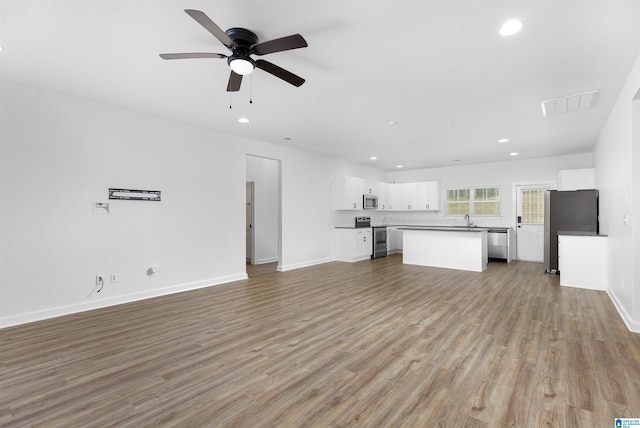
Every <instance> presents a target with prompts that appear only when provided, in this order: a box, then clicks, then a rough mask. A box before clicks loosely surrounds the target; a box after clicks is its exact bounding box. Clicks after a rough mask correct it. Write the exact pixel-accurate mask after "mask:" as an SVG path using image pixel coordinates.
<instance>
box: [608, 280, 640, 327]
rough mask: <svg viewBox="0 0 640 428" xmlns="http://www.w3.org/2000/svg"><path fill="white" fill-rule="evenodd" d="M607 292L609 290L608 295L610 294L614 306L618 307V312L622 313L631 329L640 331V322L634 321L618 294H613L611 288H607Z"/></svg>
mask: <svg viewBox="0 0 640 428" xmlns="http://www.w3.org/2000/svg"><path fill="white" fill-rule="evenodd" d="M606 292H607V295H608V296H609V299H610V300H611V302H612V303H613V306H615V307H616V310H617V311H618V314H620V318H622V321H623V322H624V324H625V325H626V326H627V328H628V329H629V331H632V332H634V333H640V323H638V322H635V321H633V319H632V318H631V317H630V316H629V314H628V313H627V311H626V310H625V309H624V306H623V305H622V304H621V303H620V301H619V300H618V298H617V297H616V295H615V294H613V292H612V291H611V290H609V289H607V290H606Z"/></svg>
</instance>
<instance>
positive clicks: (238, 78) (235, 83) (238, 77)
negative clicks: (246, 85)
mask: <svg viewBox="0 0 640 428" xmlns="http://www.w3.org/2000/svg"><path fill="white" fill-rule="evenodd" d="M241 83H242V74H238V73H236V72H235V71H233V70H231V74H230V75H229V83H228V84H227V92H237V91H239V90H240V84H241Z"/></svg>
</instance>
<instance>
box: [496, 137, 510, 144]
mask: <svg viewBox="0 0 640 428" xmlns="http://www.w3.org/2000/svg"><path fill="white" fill-rule="evenodd" d="M508 142H509V139H508V138H500V139H499V140H498V143H508Z"/></svg>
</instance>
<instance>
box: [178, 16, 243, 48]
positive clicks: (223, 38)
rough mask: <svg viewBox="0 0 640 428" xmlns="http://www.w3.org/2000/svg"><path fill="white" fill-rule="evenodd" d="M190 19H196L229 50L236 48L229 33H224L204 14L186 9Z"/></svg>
mask: <svg viewBox="0 0 640 428" xmlns="http://www.w3.org/2000/svg"><path fill="white" fill-rule="evenodd" d="M184 11H185V12H186V13H187V14H188V15H189V16H190V17H192V18H193V19H195V20H196V21H197V22H198V24H200V25H202V26H203V27H204V28H205V29H206V30H207V31H208V32H210V33H211V34H213V35H214V36H215V38H216V39H218V40H220V42H221V43H222V44H223V45H225V46H226V47H228V48H231V47H232V46H235V45H236V44H235V43H234V42H233V40H231V38H230V37H229V36H227V33H225V32H224V31H222V28H220V27H218V26H217V25H216V23H215V22H213V21H212V20H211V19H210V18H209V17H208V16H207V15H205V13H204V12H201V11H199V10H194V9H185V10H184Z"/></svg>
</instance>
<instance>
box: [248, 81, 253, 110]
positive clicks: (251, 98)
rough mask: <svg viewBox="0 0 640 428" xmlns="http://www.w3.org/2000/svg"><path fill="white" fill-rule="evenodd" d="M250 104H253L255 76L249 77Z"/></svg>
mask: <svg viewBox="0 0 640 428" xmlns="http://www.w3.org/2000/svg"><path fill="white" fill-rule="evenodd" d="M249 104H253V74H250V75H249Z"/></svg>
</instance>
